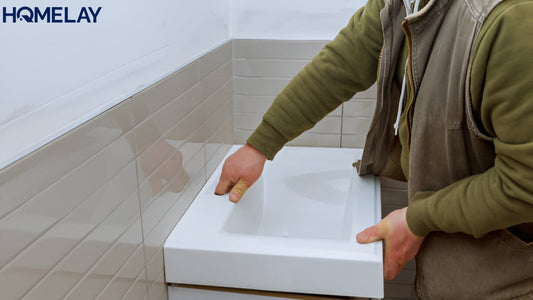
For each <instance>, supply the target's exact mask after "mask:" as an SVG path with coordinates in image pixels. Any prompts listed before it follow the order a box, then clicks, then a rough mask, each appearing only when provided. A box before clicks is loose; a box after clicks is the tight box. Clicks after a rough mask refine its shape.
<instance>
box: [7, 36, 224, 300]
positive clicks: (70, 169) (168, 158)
mask: <svg viewBox="0 0 533 300" xmlns="http://www.w3.org/2000/svg"><path fill="white" fill-rule="evenodd" d="M232 52H233V48H232V43H231V42H229V43H225V44H224V45H222V46H221V47H219V48H217V49H215V50H214V51H212V52H210V53H209V54H207V55H205V56H203V57H201V58H199V59H197V60H194V61H193V62H191V63H189V64H187V65H186V66H185V67H183V68H181V69H180V70H178V71H176V72H174V73H172V74H171V75H170V76H168V77H166V78H164V79H163V80H161V81H159V82H157V83H156V84H154V85H152V86H150V87H149V88H147V89H145V90H143V91H141V92H140V93H137V94H135V95H134V96H133V97H131V98H128V99H126V100H124V101H122V102H120V103H119V104H118V105H116V106H114V107H112V108H110V109H108V110H106V111H105V112H103V113H101V114H99V115H98V116H96V117H95V118H92V119H91V120H89V121H87V122H85V123H83V124H82V125H80V126H78V127H76V128H75V129H74V130H71V131H69V132H68V133H67V134H65V135H63V136H61V137H59V138H57V139H55V140H54V141H53V142H51V143H49V144H47V145H45V146H44V147H42V148H40V149H38V150H36V151H34V152H32V153H31V154H30V155H27V156H25V157H24V158H22V159H20V160H18V161H17V162H16V163H14V164H11V165H9V166H8V167H7V168H3V169H1V170H0V243H1V244H2V247H1V248H2V251H0V291H1V298H2V299H6V300H9V299H63V298H64V299H128V300H130V299H149V300H152V299H155V300H158V299H167V287H166V285H165V283H164V270H163V251H162V246H163V243H164V241H165V239H166V237H167V236H168V234H169V233H170V231H171V230H172V229H173V227H174V225H175V224H176V222H177V221H178V220H179V218H180V216H181V214H182V213H183V212H184V211H185V209H186V208H187V207H188V205H189V204H190V203H191V201H192V200H193V199H194V197H195V195H196V194H197V192H198V191H199V189H200V188H201V187H202V185H203V184H204V182H205V180H206V178H207V176H208V174H211V172H212V171H213V169H214V167H215V166H216V165H218V163H219V162H220V161H221V159H222V158H223V156H224V155H225V154H226V152H227V150H228V149H229V145H230V144H232V143H233V116H232V104H233V103H232V98H233V79H232Z"/></svg>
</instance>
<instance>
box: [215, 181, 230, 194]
mask: <svg viewBox="0 0 533 300" xmlns="http://www.w3.org/2000/svg"><path fill="white" fill-rule="evenodd" d="M232 185H233V182H232V181H231V180H230V179H228V178H222V177H220V179H219V181H218V184H217V187H216V188H215V194H216V195H219V196H221V195H224V194H225V193H227V192H228V191H229V189H230V188H231V186H232Z"/></svg>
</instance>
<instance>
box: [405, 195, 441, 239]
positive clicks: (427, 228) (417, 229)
mask: <svg viewBox="0 0 533 300" xmlns="http://www.w3.org/2000/svg"><path fill="white" fill-rule="evenodd" d="M434 193H435V192H417V193H416V194H415V195H414V197H413V199H411V201H410V202H409V207H408V208H407V212H406V219H407V226H408V227H409V230H411V232H412V233H414V234H416V235H418V236H426V235H428V234H429V233H430V232H432V231H436V230H437V228H436V227H435V225H434V224H433V222H431V216H430V201H428V199H427V198H429V197H430V196H431V195H433V194H434Z"/></svg>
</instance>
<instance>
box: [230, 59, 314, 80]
mask: <svg viewBox="0 0 533 300" xmlns="http://www.w3.org/2000/svg"><path fill="white" fill-rule="evenodd" d="M309 61H310V60H300V59H298V60H295V59H243V58H236V59H235V60H234V63H233V66H234V72H235V73H234V76H236V77H265V78H292V77H294V76H295V75H296V74H297V73H298V72H300V70H301V69H303V67H305V65H307V63H308V62H309Z"/></svg>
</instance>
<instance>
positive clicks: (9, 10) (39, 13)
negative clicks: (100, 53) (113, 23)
mask: <svg viewBox="0 0 533 300" xmlns="http://www.w3.org/2000/svg"><path fill="white" fill-rule="evenodd" d="M101 12H102V7H86V6H84V7H81V8H79V9H73V8H69V7H62V6H49V7H37V6H19V7H5V6H4V7H2V19H1V20H2V23H98V16H99V15H100V13H101Z"/></svg>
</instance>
